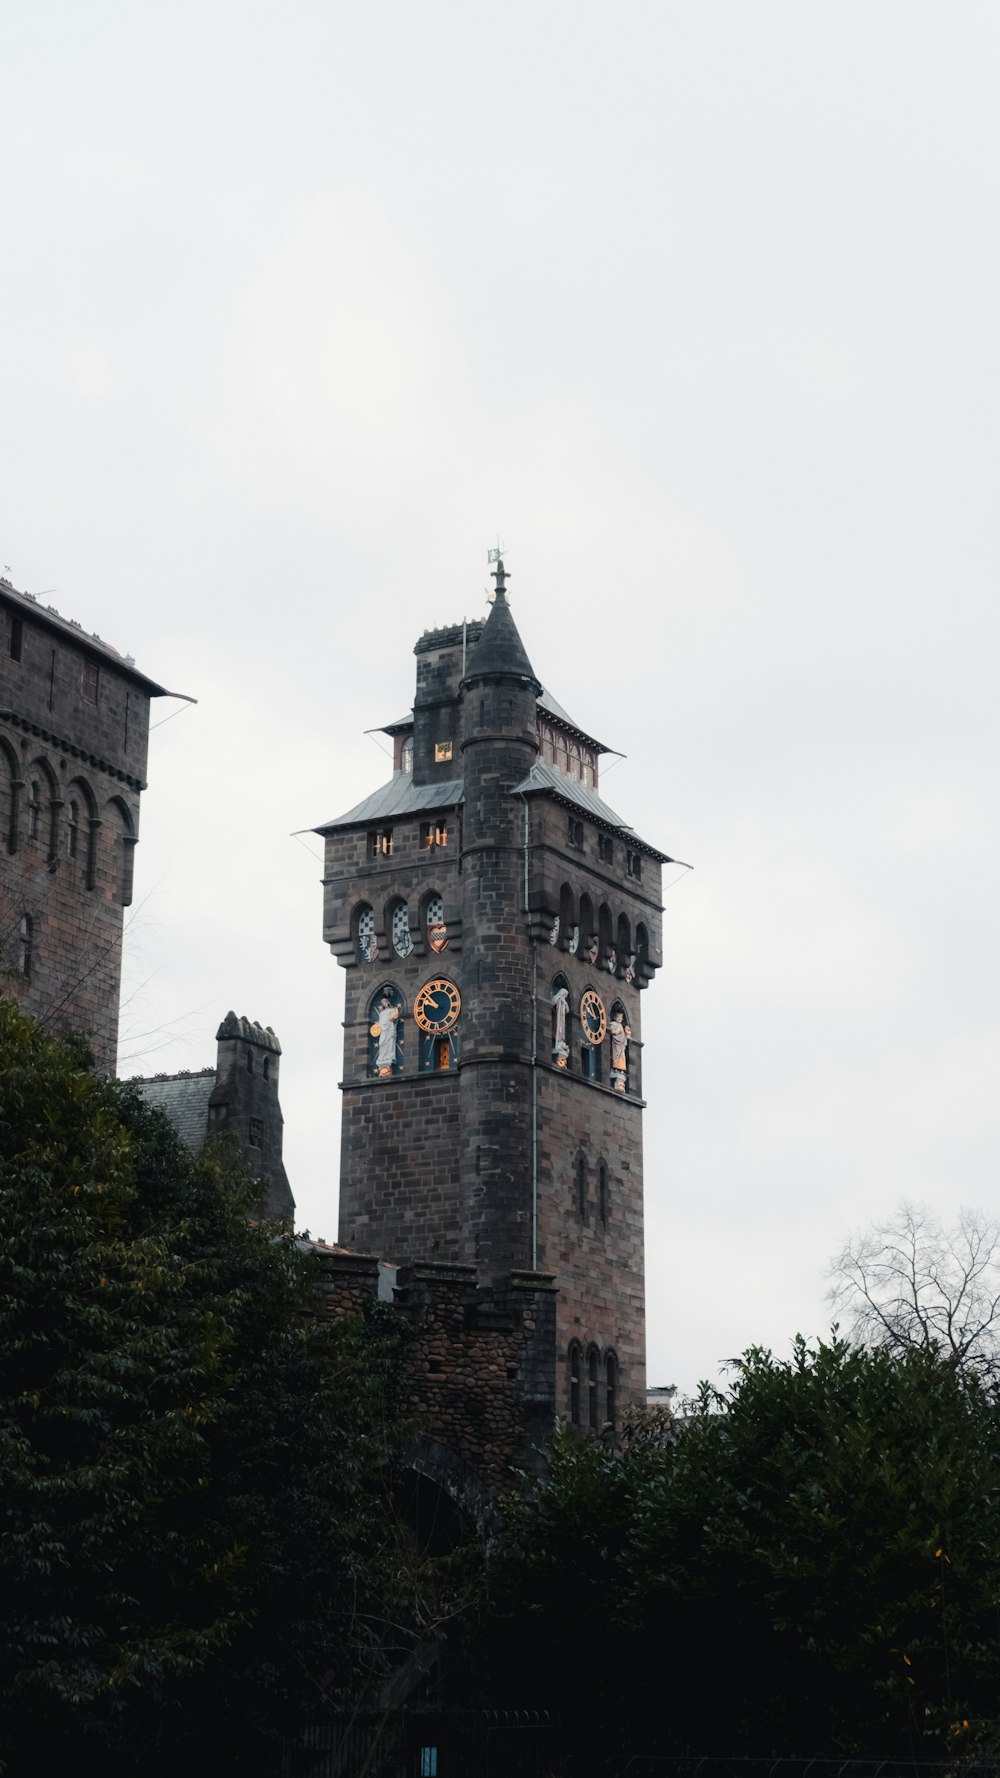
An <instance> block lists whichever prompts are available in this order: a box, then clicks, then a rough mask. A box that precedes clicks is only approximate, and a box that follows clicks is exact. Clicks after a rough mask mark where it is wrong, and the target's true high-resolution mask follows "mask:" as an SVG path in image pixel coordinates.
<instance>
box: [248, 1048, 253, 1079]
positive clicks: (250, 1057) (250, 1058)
mask: <svg viewBox="0 0 1000 1778" xmlns="http://www.w3.org/2000/svg"><path fill="white" fill-rule="evenodd" d="M247 1073H248V1074H252V1073H253V1050H247Z"/></svg>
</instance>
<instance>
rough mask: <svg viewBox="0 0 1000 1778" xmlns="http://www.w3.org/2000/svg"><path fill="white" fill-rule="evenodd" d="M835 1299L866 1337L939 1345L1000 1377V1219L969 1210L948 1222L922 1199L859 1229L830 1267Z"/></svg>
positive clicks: (956, 1359)
mask: <svg viewBox="0 0 1000 1778" xmlns="http://www.w3.org/2000/svg"><path fill="white" fill-rule="evenodd" d="M829 1276H830V1278H831V1280H832V1282H831V1287H830V1291H829V1296H828V1300H829V1302H830V1303H831V1304H832V1305H833V1307H834V1309H835V1310H836V1311H837V1312H838V1313H840V1314H845V1315H846V1316H847V1317H848V1318H849V1327H850V1332H851V1335H852V1337H853V1338H854V1339H856V1340H857V1341H858V1342H859V1343H861V1344H864V1345H869V1346H886V1347H888V1349H889V1350H890V1351H894V1352H903V1351H906V1350H907V1349H908V1348H910V1347H913V1346H922V1347H933V1348H935V1349H936V1350H938V1351H939V1352H940V1353H941V1355H942V1356H943V1357H944V1358H946V1359H948V1360H949V1361H950V1362H951V1363H953V1364H956V1365H962V1366H964V1367H965V1368H966V1369H968V1370H971V1371H975V1372H976V1373H977V1374H978V1375H980V1376H982V1377H984V1378H987V1379H990V1380H993V1379H1000V1222H997V1221H996V1220H995V1219H994V1218H991V1217H988V1216H987V1215H986V1214H985V1212H984V1211H982V1210H969V1209H966V1210H962V1211H961V1212H960V1214H959V1216H958V1218H957V1221H956V1223H955V1225H954V1227H953V1228H950V1229H942V1227H941V1225H940V1223H939V1222H938V1221H937V1219H936V1217H934V1216H933V1215H932V1213H931V1212H930V1211H929V1210H927V1209H925V1208H924V1207H923V1206H921V1205H914V1204H905V1203H904V1204H901V1205H900V1207H899V1210H898V1212H897V1214H896V1216H895V1218H894V1219H893V1220H892V1221H891V1222H884V1223H876V1224H875V1225H874V1226H873V1227H872V1228H870V1229H868V1230H867V1231H864V1232H861V1233H857V1234H854V1235H852V1236H851V1237H850V1239H849V1240H848V1241H847V1242H846V1244H845V1246H844V1247H843V1249H842V1250H841V1252H840V1253H839V1254H838V1255H837V1257H836V1258H835V1259H834V1261H833V1264H832V1265H831V1267H830V1272H829Z"/></svg>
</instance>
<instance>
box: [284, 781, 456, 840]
mask: <svg viewBox="0 0 1000 1778" xmlns="http://www.w3.org/2000/svg"><path fill="white" fill-rule="evenodd" d="M464 791H465V780H464V779H462V778H445V779H442V780H441V781H440V782H439V783H437V784H414V782H413V779H412V778H411V776H410V774H409V772H395V773H394V774H393V776H392V777H391V778H390V780H389V782H388V784H383V786H382V788H381V790H373V791H372V793H371V796H366V797H365V799H364V801H363V802H360V803H357V804H356V805H355V807H354V808H353V809H348V811H347V814H346V815H335V816H333V818H332V819H331V820H330V821H326V822H324V823H323V826H322V827H314V828H313V830H312V831H313V833H330V832H331V831H332V829H333V828H335V827H353V826H354V825H355V824H358V825H360V824H361V823H362V822H365V821H383V820H386V819H387V818H388V817H389V816H390V815H417V814H419V813H420V811H421V810H422V809H453V808H454V807H455V805H456V803H460V802H461V801H462V797H463V794H464Z"/></svg>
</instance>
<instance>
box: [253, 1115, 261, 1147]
mask: <svg viewBox="0 0 1000 1778" xmlns="http://www.w3.org/2000/svg"><path fill="white" fill-rule="evenodd" d="M263 1133H264V1121H263V1119H262V1118H259V1117H252V1118H251V1119H250V1147H251V1148H259V1147H260V1143H261V1137H262V1135H263Z"/></svg>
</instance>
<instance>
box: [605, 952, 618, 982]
mask: <svg viewBox="0 0 1000 1778" xmlns="http://www.w3.org/2000/svg"><path fill="white" fill-rule="evenodd" d="M604 967H605V969H606V970H607V972H608V974H609V975H614V973H615V970H616V969H617V968H618V952H617V951H616V950H615V947H614V945H612V946H611V949H610V950H609V952H608V954H607V956H606V957H605V959H604Z"/></svg>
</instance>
